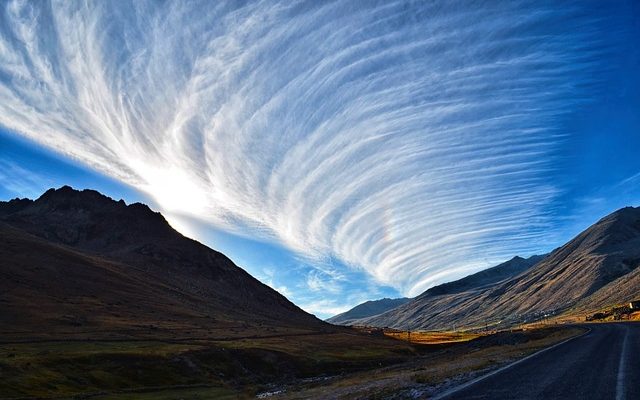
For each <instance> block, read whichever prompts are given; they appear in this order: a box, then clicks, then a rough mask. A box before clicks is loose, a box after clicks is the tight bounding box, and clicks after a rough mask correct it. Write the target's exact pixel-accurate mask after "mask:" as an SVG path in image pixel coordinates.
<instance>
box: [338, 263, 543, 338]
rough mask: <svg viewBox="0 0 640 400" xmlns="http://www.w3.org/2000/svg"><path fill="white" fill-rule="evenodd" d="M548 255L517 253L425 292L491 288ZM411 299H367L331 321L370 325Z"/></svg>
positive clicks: (342, 323)
mask: <svg viewBox="0 0 640 400" xmlns="http://www.w3.org/2000/svg"><path fill="white" fill-rule="evenodd" d="M544 257H545V256H531V257H529V258H522V257H518V256H516V257H514V258H512V259H511V260H509V261H506V262H504V263H502V264H499V265H497V266H495V267H491V268H488V269H485V270H482V271H480V272H476V273H475V274H472V275H469V276H466V277H464V278H462V279H458V280H457V281H453V282H447V283H443V284H442V285H438V286H434V287H432V288H431V289H429V290H427V291H426V292H425V293H424V294H423V295H428V296H436V295H444V294H453V293H460V292H464V291H468V290H472V289H480V288H483V287H487V286H490V285H492V284H496V283H498V282H501V281H503V280H506V279H508V278H511V277H514V276H516V275H518V274H520V273H521V272H523V271H525V270H526V269H527V268H530V267H531V266H533V265H534V264H536V263H537V262H539V261H540V260H542V259H544ZM411 300H412V299H409V298H406V297H405V298H401V299H382V300H376V301H367V302H366V303H362V304H360V305H358V306H356V307H354V308H352V309H351V310H349V311H347V312H345V313H342V314H339V315H336V316H335V317H331V318H329V319H328V320H327V322H330V323H332V324H336V325H367V324H370V322H369V321H368V320H366V319H367V318H370V317H374V316H376V315H379V314H382V313H385V312H387V311H389V310H392V309H394V308H396V307H399V306H401V305H403V304H405V303H408V302H409V301H411Z"/></svg>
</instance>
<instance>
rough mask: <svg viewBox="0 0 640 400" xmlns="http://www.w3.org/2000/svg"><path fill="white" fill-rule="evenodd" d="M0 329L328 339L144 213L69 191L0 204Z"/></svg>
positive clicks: (306, 317) (309, 320) (224, 261)
mask: <svg viewBox="0 0 640 400" xmlns="http://www.w3.org/2000/svg"><path fill="white" fill-rule="evenodd" d="M0 239H1V240H0V277H1V279H0V307H1V309H2V311H3V312H2V313H0V325H1V326H2V327H3V328H2V331H4V333H8V332H9V333H10V332H14V333H16V335H19V332H30V333H32V334H33V335H36V336H38V335H48V336H51V335H55V334H57V333H60V334H62V333H63V332H64V335H66V336H65V337H68V336H69V335H76V334H77V335H85V336H87V335H89V334H91V335H102V336H105V335H106V336H109V335H123V334H126V335H130V334H138V333H139V334H143V335H147V334H149V328H150V327H152V328H153V335H155V336H158V335H162V334H167V335H175V334H176V332H182V333H184V334H188V335H191V336H194V335H200V334H201V335H205V334H206V335H207V337H215V336H221V337H229V336H234V335H243V334H246V333H247V332H251V331H260V332H263V333H264V332H267V331H272V332H276V331H278V330H283V329H286V330H292V329H293V330H296V329H297V330H316V331H318V330H322V331H324V330H331V329H333V328H332V327H331V325H328V324H326V323H324V322H322V321H320V320H318V319H317V318H315V317H314V316H312V315H310V314H307V313H306V312H304V311H302V310H301V309H299V308H298V307H297V306H295V305H294V304H293V303H291V302H290V301H288V300H287V299H286V298H285V297H283V296H282V295H280V294H279V293H278V292H276V291H275V290H273V289H271V288H270V287H268V286H266V285H264V284H262V283H260V282H259V281H258V280H256V279H254V278H253V277H252V276H251V275H249V274H248V273H247V272H245V271H244V270H242V269H241V268H239V267H237V266H236V265H234V264H233V262H232V261H231V260H229V259H228V258H227V257H226V256H224V255H223V254H221V253H219V252H217V251H214V250H212V249H210V248H208V247H206V246H204V245H203V244H201V243H199V242H197V241H195V240H192V239H189V238H186V237H184V236H182V235H181V234H180V233H178V232H177V231H175V230H174V229H173V228H172V227H171V226H170V225H169V224H168V223H167V221H166V220H165V219H164V217H163V216H162V215H161V214H159V213H157V212H153V211H152V210H150V209H149V208H148V207H147V206H146V205H143V204H140V203H135V204H131V205H126V204H125V203H124V201H122V200H120V201H114V200H112V199H111V198H109V197H107V196H104V195H102V194H100V193H98V192H96V191H93V190H83V191H77V190H74V189H72V188H70V187H68V186H65V187H62V188H60V189H57V190H54V189H51V190H48V191H47V192H46V193H44V194H43V195H42V196H41V197H40V198H38V199H37V200H35V201H33V200H28V199H15V200H11V201H9V202H0Z"/></svg>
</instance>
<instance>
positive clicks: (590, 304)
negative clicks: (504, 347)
mask: <svg viewBox="0 0 640 400" xmlns="http://www.w3.org/2000/svg"><path fill="white" fill-rule="evenodd" d="M639 266H640V207H639V208H633V207H626V208H623V209H621V210H618V211H616V212H614V213H612V214H611V215H609V216H607V217H605V218H603V219H601V220H600V221H598V222H597V223H596V224H594V225H593V226H591V227H589V228H588V229H586V230H585V231H584V232H582V233H580V234H579V235H578V236H577V237H576V238H574V239H573V240H571V241H570V242H568V243H567V244H565V245H564V246H562V247H560V248H558V249H556V250H554V251H553V252H552V253H551V254H549V255H548V256H547V257H545V258H544V259H543V260H541V261H539V262H538V263H537V264H535V265H534V266H533V267H531V268H528V269H526V270H524V271H523V272H522V273H520V274H518V275H517V276H514V277H512V278H509V279H506V280H502V281H499V282H497V283H495V284H489V285H488V286H482V287H479V288H474V287H469V285H465V284H460V283H457V284H454V285H451V284H449V285H450V286H449V287H448V288H447V287H445V288H444V289H443V288H440V289H437V288H434V289H435V290H434V289H430V290H428V291H426V292H424V293H423V294H421V295H420V296H418V297H416V298H415V299H413V300H412V301H410V302H408V303H406V304H404V305H401V306H400V307H397V308H395V309H393V310H390V311H387V312H386V313H383V314H380V315H377V316H374V317H370V318H366V319H364V320H362V321H361V322H362V323H366V324H368V325H372V326H390V327H396V328H405V329H406V328H410V329H451V328H453V327H457V328H468V329H472V328H480V327H487V326H493V327H502V326H510V325H513V324H515V323H518V322H522V321H525V320H531V319H532V318H536V317H537V316H540V315H542V314H550V313H553V314H565V315H583V314H586V313H589V312H593V311H595V310H598V309H600V308H603V307H607V306H610V305H615V304H622V303H625V302H628V301H629V300H632V299H634V298H638V297H640V268H638V267H639ZM465 279H466V278H465Z"/></svg>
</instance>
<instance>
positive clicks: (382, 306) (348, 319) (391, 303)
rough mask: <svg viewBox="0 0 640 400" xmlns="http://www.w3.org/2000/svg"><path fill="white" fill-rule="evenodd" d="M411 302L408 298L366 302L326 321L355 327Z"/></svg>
mask: <svg viewBox="0 0 640 400" xmlns="http://www.w3.org/2000/svg"><path fill="white" fill-rule="evenodd" d="M410 300H411V299H409V298H407V297H402V298H399V299H389V298H384V299H380V300H371V301H366V302H364V303H362V304H358V305H357V306H355V307H353V308H352V309H350V310H349V311H345V312H343V313H342V314H338V315H335V316H333V317H331V318H329V319H327V320H326V321H327V322H329V323H331V324H336V325H354V324H355V323H357V321H358V320H359V319H362V318H367V317H372V316H374V315H378V314H382V313H383V312H385V311H389V310H391V309H393V308H396V307H398V306H400V305H402V304H404V303H406V302H408V301H410Z"/></svg>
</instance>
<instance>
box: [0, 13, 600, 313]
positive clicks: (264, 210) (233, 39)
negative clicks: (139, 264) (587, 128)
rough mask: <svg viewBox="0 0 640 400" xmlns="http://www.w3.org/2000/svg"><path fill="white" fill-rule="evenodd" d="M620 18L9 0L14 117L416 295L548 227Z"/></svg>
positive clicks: (3, 37) (120, 170)
mask: <svg viewBox="0 0 640 400" xmlns="http://www.w3.org/2000/svg"><path fill="white" fill-rule="evenodd" d="M603 18H604V17H602V16H597V17H595V16H593V17H592V16H590V14H586V13H584V12H583V11H582V10H581V5H580V3H579V2H576V3H563V4H555V3H544V4H543V3H542V2H519V1H516V2H505V3H502V4H500V5H497V4H494V3H492V2H487V3H484V4H483V3H474V4H473V5H471V6H470V5H469V4H466V3H465V2H456V1H453V2H452V1H445V2H418V3H409V2H403V1H398V2H381V3H379V4H377V3H375V2H349V1H345V2H341V1H336V2H289V1H284V2H277V1H258V2H250V3H249V4H246V5H239V4H238V3H236V2H224V1H221V2H213V3H212V2H203V3H198V2H168V3H159V2H146V1H132V2H86V3H77V2H52V3H46V2H37V3H36V2H22V1H9V2H6V3H4V5H3V7H2V11H1V14H0V61H1V62H0V124H1V125H4V126H5V127H8V128H10V129H12V130H14V131H16V132H19V133H21V134H22V135H25V136H27V137H29V138H31V139H33V140H36V141H37V142H39V143H41V144H44V145H46V146H48V147H50V148H53V149H55V150H57V151H59V152H60V153H63V154H65V155H67V156H68V157H71V158H73V159H75V160H77V161H80V162H82V163H85V164H87V165H89V166H91V167H93V168H95V169H97V170H99V171H102V172H104V173H106V174H108V175H110V176H113V177H115V178H118V179H120V180H122V181H123V182H126V183H128V184H131V185H133V186H135V187H138V188H139V189H141V190H142V191H144V192H146V193H148V194H149V195H150V196H152V197H153V198H154V199H155V201H156V202H157V203H158V204H159V205H160V206H161V207H162V208H163V209H164V211H165V212H167V213H169V214H171V213H175V214H181V215H185V214H186V215H191V216H196V217H197V218H200V219H203V220H205V221H208V222H209V223H211V224H214V225H216V226H217V227H220V228H223V229H226V230H229V231H233V232H236V233H242V234H245V235H260V236H262V237H266V238H269V239H270V240H274V241H277V242H279V243H281V244H283V245H285V246H287V247H288V248H290V249H292V250H293V251H295V252H297V253H299V254H302V255H304V256H305V257H309V258H311V259H314V258H316V259H321V258H326V257H335V258H337V259H339V260H341V261H342V262H343V263H345V264H346V265H349V266H351V267H353V268H357V269H361V270H363V271H366V272H367V273H368V274H370V275H371V276H373V277H374V278H375V279H376V280H377V281H378V282H381V283H383V284H389V285H392V286H394V287H396V288H398V289H399V290H400V291H402V293H404V294H407V295H416V294H418V293H419V292H421V291H423V290H425V289H426V288H428V287H429V286H432V285H434V284H437V283H439V282H443V281H447V280H450V279H452V278H455V277H459V276H461V275H464V274H465V273H468V272H472V271H475V270H477V269H479V268H482V267H486V266H488V265H489V264H491V263H493V262H497V261H501V260H503V259H506V258H509V257H511V256H512V255H514V254H527V253H530V252H532V251H536V250H538V249H539V248H540V247H542V245H541V243H548V241H549V240H550V236H549V233H548V232H549V230H550V229H551V228H552V227H553V224H554V221H553V217H554V200H555V199H556V197H557V196H558V194H559V193H560V192H561V191H562V187H559V186H558V185H555V184H553V183H552V182H550V181H549V176H550V174H552V172H553V171H554V169H555V168H556V161H557V158H558V157H559V155H558V152H557V148H558V145H559V144H560V143H561V142H562V140H563V135H565V133H564V132H563V131H562V130H561V129H560V126H561V123H562V120H563V118H564V116H565V115H566V113H567V112H569V111H570V110H571V109H573V108H575V107H578V106H580V104H582V103H584V102H587V101H589V99H590V98H589V93H590V90H591V89H593V87H594V86H597V84H598V83H599V82H598V74H599V72H601V71H602V70H603V69H604V68H606V66H605V65H603V63H602V62H600V61H599V60H600V59H601V58H602V54H603V51H604V50H603V49H604V48H605V46H603V45H602V43H600V42H599V40H600V39H599V30H600V29H601V25H600V24H601V23H602V19H603ZM320 264H322V263H320ZM310 276H311V278H309V277H310ZM307 277H308V279H311V281H309V282H308V283H310V285H311V286H313V285H314V284H321V283H322V282H323V281H320V280H318V279H317V278H318V276H316V275H307ZM314 282H315V283H314ZM316 286H317V285H316ZM316 306H318V307H320V306H322V304H319V303H316ZM324 306H327V304H324ZM331 307H333V305H331ZM325 308H326V307H325Z"/></svg>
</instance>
